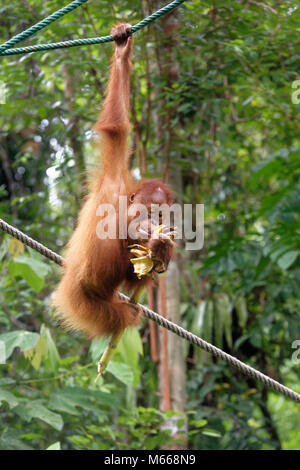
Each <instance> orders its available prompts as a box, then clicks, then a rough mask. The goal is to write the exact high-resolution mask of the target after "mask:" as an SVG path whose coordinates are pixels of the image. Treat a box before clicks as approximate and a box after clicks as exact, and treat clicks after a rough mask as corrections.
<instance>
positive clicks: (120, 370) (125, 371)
mask: <svg viewBox="0 0 300 470" xmlns="http://www.w3.org/2000/svg"><path fill="white" fill-rule="evenodd" d="M106 370H107V371H108V372H110V373H111V374H113V375H114V376H115V377H116V378H117V379H119V380H120V381H121V382H123V383H124V384H125V385H128V386H130V385H133V383H134V380H133V372H132V370H131V368H130V367H129V366H128V365H127V364H125V363H124V362H116V361H110V363H109V364H108V366H107V369H106Z"/></svg>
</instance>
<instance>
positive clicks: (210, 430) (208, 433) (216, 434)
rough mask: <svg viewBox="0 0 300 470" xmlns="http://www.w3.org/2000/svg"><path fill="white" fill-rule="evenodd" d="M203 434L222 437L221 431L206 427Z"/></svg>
mask: <svg viewBox="0 0 300 470" xmlns="http://www.w3.org/2000/svg"><path fill="white" fill-rule="evenodd" d="M202 434H204V435H205V436H209V437H222V434H221V433H220V432H219V431H215V430H214V429H205V430H204V431H202Z"/></svg>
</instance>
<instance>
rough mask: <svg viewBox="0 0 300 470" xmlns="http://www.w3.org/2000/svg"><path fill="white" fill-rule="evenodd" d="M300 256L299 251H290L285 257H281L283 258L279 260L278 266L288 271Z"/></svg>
mask: <svg viewBox="0 0 300 470" xmlns="http://www.w3.org/2000/svg"><path fill="white" fill-rule="evenodd" d="M298 255H299V251H295V250H292V251H288V252H287V253H285V254H284V255H283V256H281V258H279V259H278V260H277V263H278V266H279V267H280V268H281V269H284V270H286V269H288V268H289V267H290V266H291V265H292V264H293V262H294V261H295V260H296V259H297V257H298Z"/></svg>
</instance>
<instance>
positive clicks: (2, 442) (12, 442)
mask: <svg viewBox="0 0 300 470" xmlns="http://www.w3.org/2000/svg"><path fill="white" fill-rule="evenodd" d="M0 447H2V449H3V450H33V447H30V446H28V445H27V444H24V443H23V442H22V441H20V440H19V439H14V438H13V437H6V436H5V435H4V436H2V437H0Z"/></svg>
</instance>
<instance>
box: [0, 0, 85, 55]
mask: <svg viewBox="0 0 300 470" xmlns="http://www.w3.org/2000/svg"><path fill="white" fill-rule="evenodd" d="M87 1H88V0H75V1H74V2H71V3H69V5H66V6H65V7H63V8H61V9H60V10H57V11H56V12H54V13H52V15H49V16H47V18H44V19H43V20H42V21H39V22H38V23H36V24H34V25H33V26H30V28H28V29H26V30H25V31H22V32H21V33H19V34H17V35H16V36H14V37H13V38H11V39H9V40H8V41H6V42H5V43H4V44H2V45H1V46H0V52H3V51H6V49H9V48H10V47H12V46H14V45H15V44H17V43H18V42H20V41H23V39H26V38H29V36H32V35H33V34H35V33H37V32H38V31H40V30H41V29H44V28H45V27H46V26H48V25H49V24H50V23H53V21H56V20H59V19H60V18H62V17H63V16H64V15H66V14H67V13H70V11H72V10H74V9H75V8H77V7H80V6H81V5H82V4H83V3H86V2H87Z"/></svg>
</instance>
